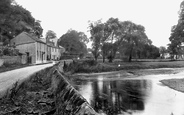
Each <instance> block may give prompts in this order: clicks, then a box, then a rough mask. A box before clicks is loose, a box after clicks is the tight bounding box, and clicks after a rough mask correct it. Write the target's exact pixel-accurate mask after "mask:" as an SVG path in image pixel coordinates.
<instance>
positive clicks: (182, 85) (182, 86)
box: [160, 79, 184, 93]
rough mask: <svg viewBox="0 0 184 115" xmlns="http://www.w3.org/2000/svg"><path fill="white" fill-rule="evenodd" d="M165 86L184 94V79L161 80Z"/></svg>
mask: <svg viewBox="0 0 184 115" xmlns="http://www.w3.org/2000/svg"><path fill="white" fill-rule="evenodd" d="M160 82H162V83H163V84H164V85H166V86H168V87H170V88H172V89H174V90H177V91H180V92H183V93H184V79H169V80H161V81H160Z"/></svg>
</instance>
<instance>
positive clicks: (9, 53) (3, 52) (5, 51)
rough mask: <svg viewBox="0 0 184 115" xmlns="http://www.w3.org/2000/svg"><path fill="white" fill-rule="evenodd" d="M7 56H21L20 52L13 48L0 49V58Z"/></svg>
mask: <svg viewBox="0 0 184 115" xmlns="http://www.w3.org/2000/svg"><path fill="white" fill-rule="evenodd" d="M3 55H7V56H17V55H19V50H17V49H15V48H12V47H6V46H5V47H3V48H0V56H3Z"/></svg>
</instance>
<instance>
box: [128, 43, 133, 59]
mask: <svg viewBox="0 0 184 115" xmlns="http://www.w3.org/2000/svg"><path fill="white" fill-rule="evenodd" d="M132 50H133V46H132V47H131V49H130V55H129V58H128V61H129V62H131V61H132Z"/></svg>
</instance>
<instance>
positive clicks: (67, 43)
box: [58, 30, 87, 56]
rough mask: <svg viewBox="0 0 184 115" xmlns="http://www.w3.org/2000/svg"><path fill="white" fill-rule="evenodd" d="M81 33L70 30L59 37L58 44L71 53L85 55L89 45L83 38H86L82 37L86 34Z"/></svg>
mask: <svg viewBox="0 0 184 115" xmlns="http://www.w3.org/2000/svg"><path fill="white" fill-rule="evenodd" d="M81 33H82V32H77V31H76V30H69V31H68V32H67V33H66V34H64V35H62V36H61V37H60V38H59V40H58V44H59V45H61V46H63V47H64V48H65V49H66V52H68V54H70V55H78V56H84V55H85V54H87V46H86V44H85V43H84V42H83V39H86V38H82V37H83V36H84V35H83V36H81ZM82 34H84V33H82Z"/></svg>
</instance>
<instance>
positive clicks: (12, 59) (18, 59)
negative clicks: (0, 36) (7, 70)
mask: <svg viewBox="0 0 184 115" xmlns="http://www.w3.org/2000/svg"><path fill="white" fill-rule="evenodd" d="M26 62H27V61H26V55H22V56H1V57H0V66H2V65H3V64H4V63H7V64H15V63H19V64H26Z"/></svg>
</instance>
